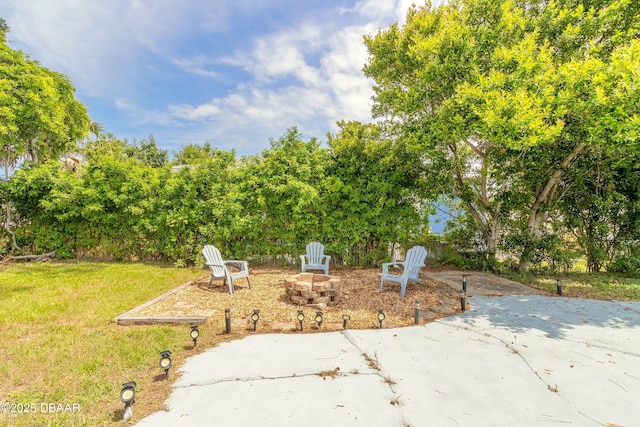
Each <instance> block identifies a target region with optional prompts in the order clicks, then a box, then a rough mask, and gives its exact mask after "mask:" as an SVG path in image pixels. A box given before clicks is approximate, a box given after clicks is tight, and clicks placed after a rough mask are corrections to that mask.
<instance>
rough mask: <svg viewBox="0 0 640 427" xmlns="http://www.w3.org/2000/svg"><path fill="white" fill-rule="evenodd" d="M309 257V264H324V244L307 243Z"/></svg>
mask: <svg viewBox="0 0 640 427" xmlns="http://www.w3.org/2000/svg"><path fill="white" fill-rule="evenodd" d="M307 259H308V260H309V264H322V261H323V259H324V245H323V244H322V243H320V242H311V243H309V244H308V245H307Z"/></svg>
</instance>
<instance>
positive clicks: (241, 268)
mask: <svg viewBox="0 0 640 427" xmlns="http://www.w3.org/2000/svg"><path fill="white" fill-rule="evenodd" d="M202 255H204V259H205V261H206V264H207V266H208V267H209V269H210V270H211V279H210V280H209V286H211V283H212V282H213V281H214V280H222V281H223V282H222V284H223V285H224V284H228V285H229V292H230V293H231V294H233V293H234V288H233V281H234V280H237V279H241V278H243V277H244V278H246V279H247V283H248V284H249V289H251V282H250V281H249V265H248V263H247V261H238V260H227V261H223V260H222V255H221V254H220V251H219V250H218V248H216V247H215V246H212V245H206V246H205V247H204V248H203V249H202ZM228 264H235V265H237V266H238V271H233V272H232V271H230V270H229V268H228V267H227V265H228Z"/></svg>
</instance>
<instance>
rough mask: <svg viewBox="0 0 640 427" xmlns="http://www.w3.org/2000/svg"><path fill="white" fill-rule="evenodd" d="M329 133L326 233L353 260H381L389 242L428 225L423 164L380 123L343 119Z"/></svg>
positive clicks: (408, 236) (338, 252) (332, 244)
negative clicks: (385, 132)
mask: <svg viewBox="0 0 640 427" xmlns="http://www.w3.org/2000/svg"><path fill="white" fill-rule="evenodd" d="M338 126H339V127H340V131H339V132H338V133H337V134H336V135H331V134H329V135H328V140H327V144H328V145H329V152H330V159H329V162H328V165H329V166H328V167H327V178H326V180H325V182H326V183H325V184H324V187H325V188H324V192H323V200H324V203H326V205H327V208H328V209H327V217H326V219H325V221H324V223H323V224H322V225H323V226H324V229H325V231H324V232H323V234H324V235H325V236H327V237H329V238H330V239H331V240H330V242H329V243H330V248H331V251H332V253H334V254H336V255H338V257H339V258H338V261H344V262H346V263H348V264H355V265H363V264H368V265H371V264H376V263H379V262H380V261H381V260H382V259H384V258H386V257H388V255H389V244H390V243H391V244H394V243H396V242H400V243H403V244H408V243H411V240H412V239H415V237H416V236H417V235H418V234H420V233H421V231H422V230H423V229H425V228H426V225H427V224H426V222H427V221H426V219H427V216H426V215H424V212H422V211H421V206H422V204H421V198H420V197H419V194H420V192H421V183H422V164H421V162H420V158H419V157H416V156H414V155H412V153H410V152H407V151H406V148H407V147H405V146H403V145H402V144H394V143H393V142H392V141H391V140H390V139H388V138H385V137H384V135H383V134H382V132H381V130H380V128H379V127H378V126H377V125H374V124H367V125H365V124H361V123H358V122H344V121H341V122H338Z"/></svg>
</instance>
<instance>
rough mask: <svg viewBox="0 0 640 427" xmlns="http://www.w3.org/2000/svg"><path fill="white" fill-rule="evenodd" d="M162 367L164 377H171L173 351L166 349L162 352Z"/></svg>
mask: <svg viewBox="0 0 640 427" xmlns="http://www.w3.org/2000/svg"><path fill="white" fill-rule="evenodd" d="M159 364H160V367H161V368H162V369H164V377H165V378H168V377H169V368H171V365H172V364H173V362H172V361H171V351H169V350H165V351H161V352H160V363H159Z"/></svg>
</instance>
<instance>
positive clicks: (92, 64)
mask: <svg viewBox="0 0 640 427" xmlns="http://www.w3.org/2000/svg"><path fill="white" fill-rule="evenodd" d="M413 2H415V3H416V4H422V3H423V2H421V1H415V0H414V1H413ZM411 3H412V1H411V0H361V1H355V0H215V1H213V0H91V1H87V0H0V17H2V18H4V19H5V20H6V21H7V24H8V25H9V28H10V33H9V34H8V41H9V45H10V46H11V47H12V48H14V49H20V50H22V51H23V52H25V53H27V54H29V55H30V56H31V58H33V59H37V60H39V61H40V62H41V64H42V65H44V66H45V67H47V68H49V69H52V70H55V71H59V72H62V73H64V74H66V75H68V76H69V77H70V78H71V79H72V81H73V83H74V85H75V87H76V91H77V93H76V94H77V98H78V99H80V100H81V101H82V102H84V103H85V104H86V105H87V107H88V110H89V115H90V117H91V119H92V120H94V121H97V122H99V123H100V124H102V125H103V126H104V128H105V131H108V132H112V133H113V134H114V135H115V136H116V137H118V138H122V139H124V138H126V139H128V140H129V141H132V140H133V139H134V138H135V139H138V140H140V139H146V138H147V137H148V136H149V135H150V134H153V136H154V138H155V140H156V142H157V143H158V145H159V146H160V147H162V148H164V149H166V150H168V151H169V153H170V154H172V153H173V152H174V151H178V150H179V149H180V148H181V147H182V146H184V144H186V143H196V144H202V143H204V142H205V141H209V142H210V143H211V144H212V145H213V146H214V147H218V148H220V149H223V150H231V149H236V151H237V152H238V154H239V155H248V154H255V153H259V152H260V151H261V150H263V149H265V148H268V147H269V138H274V139H277V138H279V137H280V136H282V135H283V134H284V132H285V131H286V129H287V128H289V127H291V126H297V127H298V129H299V130H300V131H301V132H302V134H303V136H304V138H305V139H306V138H310V137H317V138H318V139H319V140H321V141H324V140H325V135H326V133H327V132H335V131H336V130H337V128H336V126H335V122H336V121H337V120H341V119H344V120H359V121H361V122H370V121H371V120H372V119H371V95H372V91H371V86H372V81H370V80H369V79H367V78H365V76H364V75H363V73H362V71H361V70H362V67H363V65H364V63H365V62H366V58H367V52H366V48H365V47H364V44H363V41H362V36H363V35H364V34H375V33H376V32H377V31H378V30H380V29H386V28H388V27H389V25H390V24H391V23H392V22H400V23H402V22H404V16H405V14H406V11H407V9H408V8H409V6H410V5H411ZM433 3H434V4H435V3H436V2H435V1H434V2H433Z"/></svg>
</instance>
